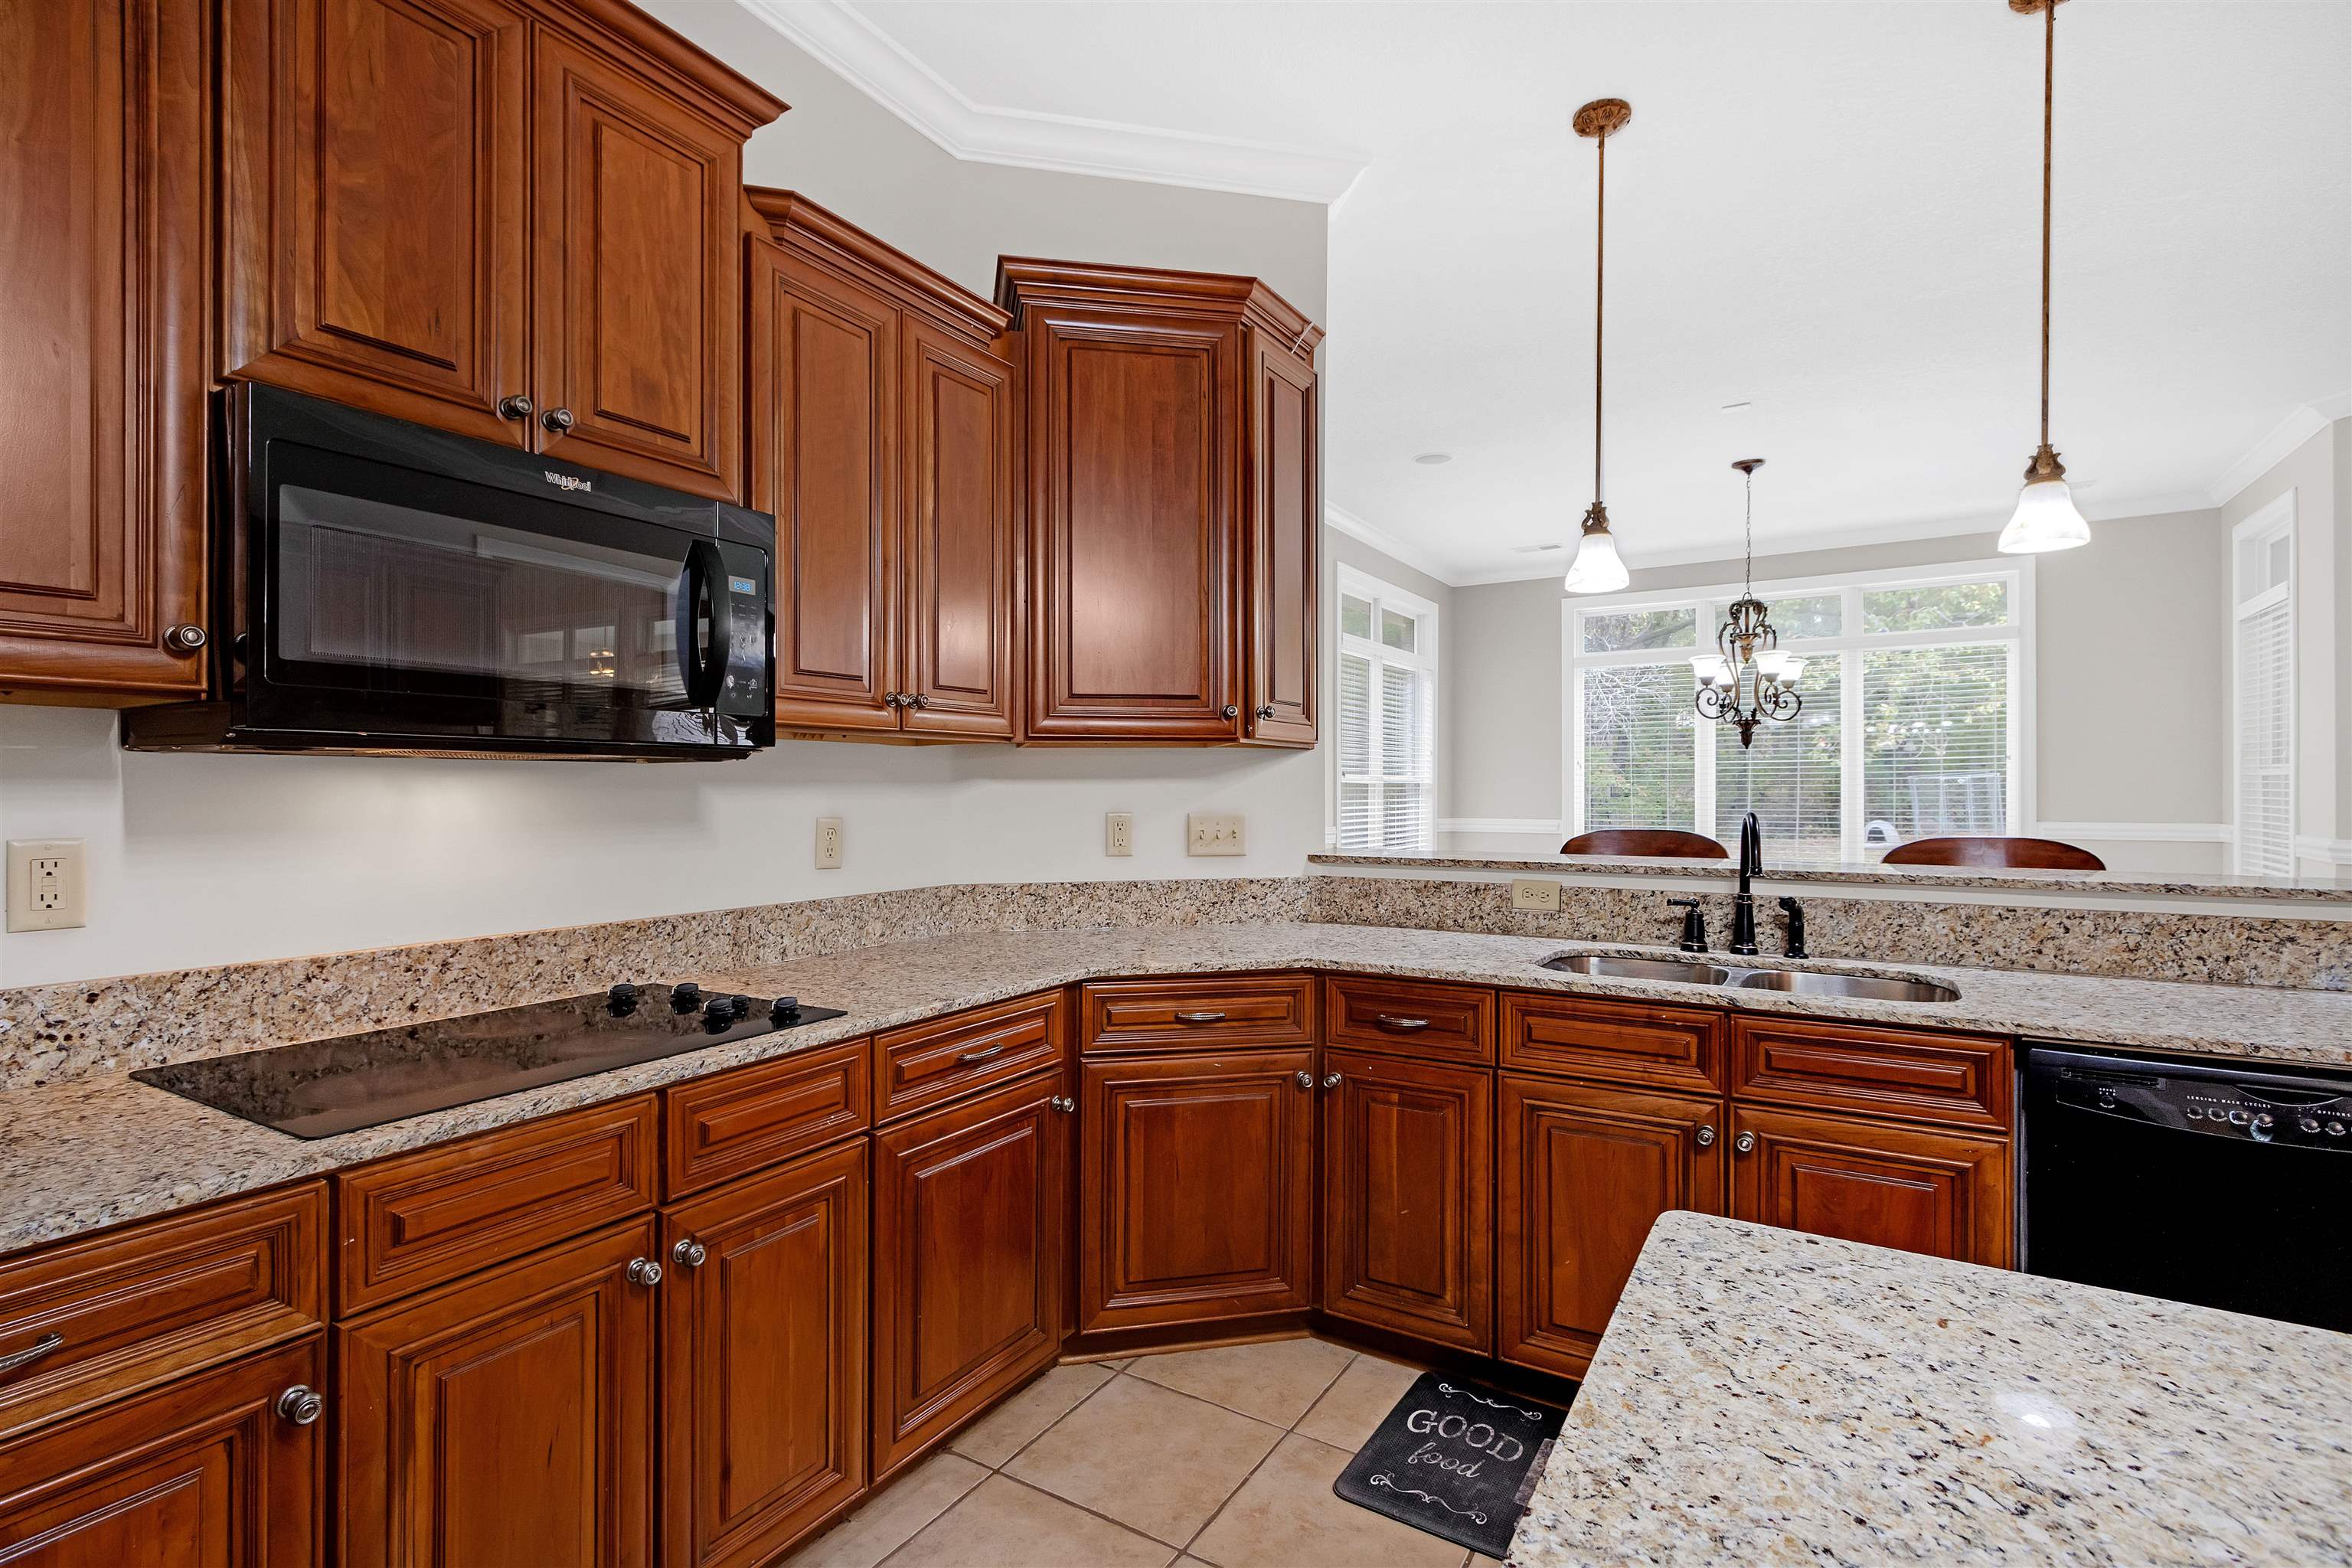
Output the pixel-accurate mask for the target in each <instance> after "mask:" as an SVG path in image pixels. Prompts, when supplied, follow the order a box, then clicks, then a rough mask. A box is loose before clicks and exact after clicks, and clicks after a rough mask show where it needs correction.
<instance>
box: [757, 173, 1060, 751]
mask: <svg viewBox="0 0 2352 1568" xmlns="http://www.w3.org/2000/svg"><path fill="white" fill-rule="evenodd" d="M748 196H749V199H750V202H751V209H752V212H753V214H754V215H755V216H756V217H757V219H758V222H759V223H760V225H761V226H762V227H763V228H764V233H761V234H755V235H754V236H753V237H752V238H751V241H750V242H749V247H748V249H749V254H750V257H751V261H750V268H751V300H750V321H751V334H750V341H751V371H750V376H749V385H750V388H751V504H752V505H754V506H756V507H758V508H760V509H761V510H765V511H772V512H773V513H774V514H775V517H776V535H777V582H778V584H779V586H778V593H777V604H776V721H777V722H778V723H779V724H781V725H783V726H785V727H787V728H797V729H801V730H804V731H816V732H820V733H839V734H847V735H854V736H865V737H867V738H877V739H879V738H887V739H893V740H975V741H984V740H1009V739H1011V738H1012V736H1013V704H1014V701H1015V700H1016V687H1015V652H1016V646H1017V645H1016V641H1015V636H1014V625H1013V605H1014V603H1015V598H1016V594H1017V589H1018V584H1017V579H1016V560H1017V557H1016V552H1017V550H1018V546H1019V541H1018V539H1017V537H1016V534H1015V529H1014V513H1013V493H1014V492H1013V471H1014V463H1015V461H1016V460H1017V450H1016V447H1015V444H1014V440H1013V428H1014V418H1015V415H1016V409H1015V407H1014V399H1013V376H1014V370H1013V363H1012V362H1011V361H1010V360H1008V359H1006V358H1005V357H1004V354H1003V352H1002V339H1003V332H1004V326H1005V320H1006V318H1005V315H1004V312H1003V311H1002V310H997V309H996V308H995V307H994V306H992V305H990V304H989V303H988V302H987V301H986V300H982V299H980V298H978V297H977V296H975V295H972V294H970V293H968V292H966V291H965V290H963V289H961V288H959V287H957V286H956V285H955V284H954V283H952V282H950V280H949V279H946V278H944V277H942V276H940V274H938V273H936V272H933V271H932V270H931V269H930V268H927V267H925V266H923V265H922V263H920V262H919V261H917V260H915V259H914V258H912V257H909V256H907V255H906V254H904V253H903V252H900V251H898V250H895V249H893V248H891V247H889V246H887V245H885V244H884V243H883V242H882V241H880V240H878V239H877V238H875V237H873V236H872V235H870V234H867V233H866V232H865V231H864V230H862V229H860V228H858V227H856V226H855V225H853V224H850V223H847V222H845V221H844V220H843V219H842V218H840V217H839V216H836V215H835V214H833V213H830V212H828V211H826V210H825V209H824V207H821V206H819V205H816V204H815V203H814V202H812V201H810V200H809V199H808V198H807V197H805V196H803V195H798V194H796V193H794V192H791V191H772V190H766V189H762V188H759V187H754V188H753V189H751V191H750V192H749V193H748Z"/></svg>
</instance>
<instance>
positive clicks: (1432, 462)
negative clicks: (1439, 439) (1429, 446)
mask: <svg viewBox="0 0 2352 1568" xmlns="http://www.w3.org/2000/svg"><path fill="white" fill-rule="evenodd" d="M1453 460H1454V454H1453V453H1451V452H1423V454H1422V455H1421V456H1420V457H1418V458H1414V459H1413V461H1414V462H1416V463H1419V464H1421V465H1422V466H1423V467H1424V468H1435V467H1437V466H1438V465H1439V464H1440V463H1450V462H1452V461H1453Z"/></svg>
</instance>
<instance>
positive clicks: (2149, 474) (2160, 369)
mask: <svg viewBox="0 0 2352 1568" xmlns="http://www.w3.org/2000/svg"><path fill="white" fill-rule="evenodd" d="M746 3H747V4H751V5H752V6H753V8H754V9H756V10H759V11H761V13H762V14H763V15H765V16H768V17H769V19H770V20H771V21H772V22H774V23H775V24H776V25H777V26H780V27H782V29H783V30H784V31H786V32H787V33H789V34H791V35H793V37H797V38H799V39H800V41H802V42H803V43H804V44H807V45H808V46H809V47H812V48H813V49H814V50H815V51H816V52H817V53H819V54H820V56H822V57H823V58H826V59H827V60H828V62H829V63H831V64H833V65H834V66H835V68H837V69H840V70H842V71H843V72H844V74H845V75H848V76H850V77H851V78H852V79H854V80H857V81H858V82H859V83H860V85H861V86H864V87H865V88H866V90H868V91H869V92H872V93H874V94H875V96H877V98H879V99H881V100H883V101H885V102H886V103H888V104H889V105H890V106H891V107H892V108H894V109H895V110H898V112H899V113H900V114H901V115H902V116H904V117H905V118H907V119H908V120H909V121H910V122H913V123H915V124H918V125H919V126H921V127H922V128H923V129H924V130H925V131H926V132H928V133H929V134H930V135H932V136H933V137H934V139H935V140H938V141H940V142H941V143H942V144H943V145H946V146H948V147H949V148H950V151H953V152H956V153H959V154H960V155H962V156H967V157H978V158H985V159H989V160H991V161H995V162H1006V163H1027V164H1032V165H1034V166H1040V167H1050V168H1069V169H1083V170H1086V171H1087V172H1092V173H1104V174H1121V175H1125V176H1128V177H1133V178H1142V179H1156V180H1163V181H1174V182H1177V183H1182V184H1202V185H1209V186H1213V187H1215V188H1221V189H1233V190H1249V191H1255V192H1259V193H1262V194H1277V195H1294V196H1298V197H1302V198H1306V199H1329V198H1330V197H1331V196H1332V195H1334V194H1335V193H1342V192H1343V193H1344V195H1339V200H1338V202H1337V205H1335V206H1334V207H1333V211H1332V217H1331V232H1330V272H1331V276H1330V311H1329V314H1330V321H1329V322H1328V327H1329V330H1330V339H1329V343H1328V347H1327V349H1326V350H1325V356H1326V357H1325V362H1324V363H1325V373H1326V385H1327V405H1328V413H1327V416H1326V417H1327V426H1326V444H1327V453H1328V457H1327V461H1328V499H1329V500H1330V501H1331V503H1332V505H1333V506H1334V507H1335V508H1336V509H1338V510H1341V511H1343V512H1345V513H1347V514H1349V516H1350V517H1351V518H1352V519H1354V520H1358V521H1359V522H1360V525H1364V526H1363V529H1362V531H1366V532H1367V533H1368V534H1370V535H1371V536H1373V537H1375V538H1376V539H1379V538H1385V539H1387V540H1389V541H1391V542H1393V543H1394V544H1395V545H1396V546H1397V547H1398V548H1399V549H1400V551H1401V552H1403V553H1405V554H1406V555H1407V556H1408V558H1409V559H1411V560H1412V561H1413V562H1414V563H1416V564H1421V565H1423V566H1424V567H1427V568H1430V569H1433V570H1434V571H1436V572H1437V573H1438V574H1440V575H1442V576H1444V577H1446V578H1448V579H1450V580H1453V581H1455V582H1468V581H1475V580H1481V579H1492V578H1498V577H1506V576H1530V575H1537V574H1545V573H1549V572H1552V571H1556V570H1559V563H1560V561H1561V560H1562V556H1561V554H1560V553H1559V552H1554V553H1552V554H1549V555H1530V554H1528V553H1524V552H1522V548H1523V547H1527V546H1532V545H1539V544H1545V543H1557V542H1564V541H1567V540H1570V539H1572V538H1573V536H1574V533H1575V529H1576V524H1577V521H1578V519H1579V517H1580V515H1581V513H1582V511H1583V510H1584V505H1585V502H1586V501H1587V500H1589V499H1590V496H1591V490H1590V486H1591V416H1592V411H1591V350H1592V344H1591V289H1592V271H1591V247H1592V168H1593V150H1592V145H1591V143H1590V142H1583V141H1580V140H1579V139H1578V138H1576V137H1575V136H1573V135H1572V134H1571V133H1570V131H1569V129H1568V119H1569V115H1570V112H1571V111H1572V110H1574V109H1575V107H1576V106H1577V105H1578V104H1580V103H1581V102H1583V101H1585V100H1588V99H1591V98H1596V97H1601V96H1616V97H1622V98H1625V99H1628V100H1631V101H1632V103H1633V123H1632V125H1631V126H1630V127H1629V128H1628V129H1627V130H1626V131H1624V132H1622V133H1621V134H1620V135H1619V136H1618V137H1616V138H1615V139H1613V140H1612V142H1611V144H1610V173H1611V174H1612V179H1611V182H1610V215H1609V217H1610V222H1609V241H1610V289H1609V306H1610V310H1609V324H1608V344H1609V382H1608V410H1609V438H1608V453H1607V458H1608V463H1607V466H1608V472H1609V485H1608V501H1609V510H1610V514H1611V517H1612V520H1613V521H1614V523H1615V526H1616V530H1617V532H1618V536H1619V538H1620V540H1621V542H1622V547H1623V549H1624V551H1625V553H1626V554H1627V556H1628V557H1629V559H1631V560H1632V561H1633V563H1636V564H1641V563H1649V562H1659V561H1666V560H1693V559H1704V558H1709V557H1714V556H1720V555H1723V554H1726V553H1732V552H1736V551H1737V548H1738V531H1739V514H1738V500H1739V498H1738V476H1737V475H1736V474H1734V473H1732V472H1731V470H1730V469H1729V468H1728V467H1727V464H1728V463H1729V462H1730V460H1731V459H1732V458H1738V457H1747V456H1754V455H1761V456H1763V457H1765V458H1768V459H1769V464H1768V466H1767V467H1766V468H1765V469H1764V470H1763V472H1762V473H1761V474H1759V476H1758V492H1759V494H1758V519H1757V533H1758V542H1759V548H1769V549H1786V548H1799V547H1809V546H1813V545H1818V544H1822V543H1831V542H1843V541H1849V540H1863V539H1886V538H1898V537H1927V536H1930V535H1936V534H1943V533H1953V532H1962V531H1974V530H1978V529H1982V528H1990V527H1997V526H1998V525H1999V523H2000V521H2002V520H2003V519H2004V518H2005V516H2006V514H2007V511H2008V508H2009V505H2010V502H2011V500H2012V499H2013V498H2014V495H2015V492H2016V488H2017V484H2018V479H2019V477H2020V474H2021V470H2022V468H2023V467H2024V464H2025V460H2026V458H2028V457H2029V456H2030V455H2031V454H2032V448H2033V445H2034V440H2035V431H2034V418H2035V402H2034V400H2035V385H2034V375H2035V360H2034V355H2035V342H2036V339H2035V328H2036V321H2035V317H2036V288H2037V269H2036V260H2035V256H2036V245H2037V241H2038V228H2037V221H2036V220H2037V216H2038V207H2039V197H2040V189H2039V184H2040V151H2041V116H2040V111H2041V31H2040V22H2039V18H2034V19H2027V18H2024V17H2020V16H2015V15H2013V14H2011V11H2010V10H2009V8H2008V6H2007V5H2005V4H2004V3H2003V0H1908V3H1890V0H1848V3H1843V4H1831V3H1821V0H1715V3H1698V0H1613V3H1609V0H1577V3H1572V4H1553V5H1475V4H1435V3H1429V0H1406V3H1400V4H1370V5H1367V4H1319V5H1312V4H1265V3H1255V4H1202V3H1195V0H1129V3H1122V4H1108V3H1096V4H1084V5H1071V4H1048V3H1037V0H957V3H952V4H948V3H937V0H902V3H891V4H865V5H847V4H838V3H819V4H810V3H807V0H746ZM2057 153H2058V197H2057V199H2058V223H2057V239H2056V268H2057V274H2056V287H2057V296H2056V311H2057V315H2056V330H2055V347H2056V364H2055V369H2054V373H2053V383H2054V384H2053V415H2052V417H2053V430H2052V437H2053V442H2054V443H2055V445H2056V446H2057V447H2059V449H2060V451H2061V452H2062V453H2063V455H2064V457H2065V459H2066V462H2067V466H2068V468H2069V470H2070V474H2071V477H2073V478H2074V479H2076V480H2077V481H2078V483H2079V482H2083V481H2088V483H2087V485H2086V486H2085V488H2084V491H2083V493H2082V496H2081V500H2082V501H2083V504H2084V510H2085V511H2086V512H2088V513H2090V515H2091V516H2092V517H2094V518H2095V519H2096V518H2099V517H2102V516H2105V517H2121V516H2129V515H2133V514H2135V513H2139V512H2146V511H2161V510H2180V509H2182V508H2185V507H2191V506H2203V505H2210V504H2213V503H2214V502H2215V501H2216V500H2220V499H2221V498H2222V497H2224V496H2225V495H2226V494H2228V493H2229V492H2230V491H2231V489H2234V488H2235V486H2237V485H2239V484H2242V483H2243V482H2244V480H2245V479H2247V478H2250V477H2251V476H2252V472H2256V471H2259V468H2258V467H2257V468H2248V467H2247V466H2246V465H2247V464H2248V463H2249V462H2252V463H2255V464H2258V465H2259V464H2262V463H2264V462H2266V461H2267V460H2268V459H2269V458H2274V457H2276V456H2278V455H2283V454H2282V452H2281V449H2280V448H2281V445H2282V443H2284V442H2288V441H2291V440H2292V439H2293V438H2295V437H2297V436H2298V433H2302V434H2307V433H2308V432H2309V431H2310V430H2311V429H2314V428H2315V427H2316V424H2317V421H2318V419H2320V418H2324V417H2333V416H2340V415H2342V414H2344V413H2346V412H2347V406H2346V396H2347V388H2352V0H2236V3H2232V4H2227V5H2223V4H2217V3H2214V0H2074V3H2072V4H2069V5H2066V6H2065V8H2064V9H2063V11H2062V12H2061V13H2060V15H2059V18H2058V126H2057ZM1738 402H1745V403H1748V404H1749V405H1751V406H1750V407H1749V408H1748V410H1747V411H1745V412H1743V413H1737V414H1727V413H1724V412H1722V411H1721V409H1722V405H1726V404H1731V403H1738ZM1433 450H1436V451H1445V452H1450V453H1452V454H1453V456H1454V461H1452V462H1451V463H1449V464H1446V465H1444V466H1442V467H1424V466H1418V465H1415V464H1414V463H1413V462H1412V458H1413V456H1414V455H1415V454H1417V453H1422V452H1428V451H1433Z"/></svg>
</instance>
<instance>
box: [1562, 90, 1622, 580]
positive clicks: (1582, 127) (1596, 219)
mask: <svg viewBox="0 0 2352 1568" xmlns="http://www.w3.org/2000/svg"><path fill="white" fill-rule="evenodd" d="M1631 119H1633V105H1632V104H1630V103H1627V102H1626V101H1625V100H1623V99H1622V98H1596V99H1594V100H1592V101H1591V103H1588V104H1586V105H1585V106H1584V107H1583V108H1581V109H1580V110H1577V111H1576V119H1575V121H1574V124H1575V126H1576V133H1577V134H1578V135H1579V136H1590V137H1591V138H1592V140H1593V142H1595V143H1596V151H1597V152H1598V153H1599V154H1600V158H1599V161H1598V163H1596V165H1595V167H1596V168H1597V169H1598V170H1599V171H1600V174H1599V177H1598V178H1597V179H1596V180H1595V182H1594V184H1593V198H1592V504H1591V506H1590V507H1588V508H1586V509H1585V513H1584V535H1583V537H1582V538H1580V539H1579V540H1578V541H1577V543H1576V559H1575V560H1574V561H1572V562H1570V563H1569V568H1568V580H1567V581H1566V582H1565V583H1564V584H1561V585H1562V586H1563V587H1565V588H1566V589H1567V590H1568V592H1570V593H1571V594H1613V593H1615V592H1616V591H1617V590H1618V589H1620V588H1622V587H1623V586H1624V585H1625V584H1626V582H1627V581H1628V579H1627V577H1626V575H1625V563H1624V562H1622V560H1620V559H1618V556H1617V541H1616V540H1615V539H1613V538H1612V537H1611V536H1610V533H1609V509H1608V508H1607V507H1605V506H1602V505H1601V261H1602V258H1603V257H1604V256H1605V254H1606V250H1605V247H1603V245H1602V243H1601V240H1602V232H1601V224H1602V221H1603V219H1604V218H1605V217H1606V216H1607V211H1608V195H1609V137H1610V135H1611V133H1612V132H1618V131H1622V130H1623V129H1624V128H1625V122H1626V121H1629V120H1631Z"/></svg>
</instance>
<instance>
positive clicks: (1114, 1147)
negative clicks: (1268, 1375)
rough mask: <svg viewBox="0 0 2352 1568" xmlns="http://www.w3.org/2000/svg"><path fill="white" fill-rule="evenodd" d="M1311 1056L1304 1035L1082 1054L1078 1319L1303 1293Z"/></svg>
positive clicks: (1252, 1302) (1228, 1306) (1135, 1316)
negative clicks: (1298, 1046)
mask: <svg viewBox="0 0 2352 1568" xmlns="http://www.w3.org/2000/svg"><path fill="white" fill-rule="evenodd" d="M1314 1066H1315V1053H1314V1052H1313V1051H1311V1050H1289V1051H1236V1052H1231V1053H1226V1054H1221V1055H1212V1056H1134V1057H1116V1058H1100V1059H1097V1060H1093V1061H1089V1062H1087V1064H1086V1068H1085V1084H1084V1088H1083V1089H1082V1090H1081V1093H1080V1099H1079V1110H1080V1116H1081V1120H1082V1121H1083V1124H1084V1125H1083V1130H1082V1134H1081V1136H1082V1142H1083V1150H1082V1152H1081V1154H1080V1157H1079V1163H1078V1173H1079V1180H1078V1327H1079V1328H1080V1329H1081V1330H1082V1331H1087V1332H1096V1331H1102V1330H1108V1329H1136V1328H1147V1327H1157V1326H1160V1325H1163V1324H1170V1323H1198V1322H1208V1321H1216V1320H1222V1319H1233V1318H1248V1317H1255V1316H1258V1315H1261V1314H1265V1313H1270V1312H1288V1311H1304V1310H1306V1309H1307V1308H1308V1307H1309V1306H1311V1305H1312V1304H1313V1300H1314V1285H1313V1270H1314V1237H1315V1101H1316V1095H1315V1091H1314V1084H1315V1079H1314V1077H1313V1071H1312V1069H1313V1068H1314Z"/></svg>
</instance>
